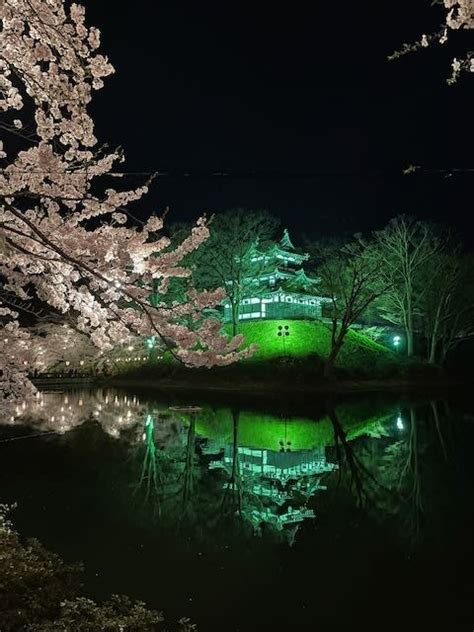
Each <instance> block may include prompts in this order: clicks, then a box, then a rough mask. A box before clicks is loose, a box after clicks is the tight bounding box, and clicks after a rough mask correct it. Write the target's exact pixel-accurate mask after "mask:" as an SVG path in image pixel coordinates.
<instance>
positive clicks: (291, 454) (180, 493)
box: [11, 390, 414, 544]
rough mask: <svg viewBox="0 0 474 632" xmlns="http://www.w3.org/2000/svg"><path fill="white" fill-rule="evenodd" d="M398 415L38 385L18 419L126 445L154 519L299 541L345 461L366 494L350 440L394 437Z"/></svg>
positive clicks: (374, 409) (136, 490)
mask: <svg viewBox="0 0 474 632" xmlns="http://www.w3.org/2000/svg"><path fill="white" fill-rule="evenodd" d="M395 414H398V415H399V413H397V412H396V410H395V409H394V408H393V407H391V406H388V407H387V406H386V405H384V406H378V405H374V404H373V402H372V403H371V404H370V405H367V403H364V402H362V403H361V402H358V403H350V404H341V405H338V406H332V405H328V406H327V410H326V413H325V414H323V415H320V416H319V417H318V418H313V419H312V418H306V417H297V416H292V417H282V416H277V415H271V414H268V413H261V412H252V411H245V410H244V411H242V410H239V409H237V408H235V407H229V408H226V407H211V406H204V407H201V408H198V409H192V408H190V409H186V408H180V407H173V406H169V404H168V403H166V402H153V401H149V400H148V401H146V400H143V401H142V400H140V398H139V397H137V396H136V395H134V396H128V395H126V394H123V393H120V392H117V391H113V390H98V391H95V392H87V391H84V392H69V393H43V394H40V395H39V396H38V397H37V399H36V400H35V401H34V402H33V403H30V404H28V405H27V404H26V403H25V404H24V405H23V406H21V407H19V408H18V409H17V411H16V416H15V418H14V420H12V421H11V424H12V425H19V424H22V423H28V424H32V425H34V427H35V429H37V430H41V431H44V432H52V433H59V434H64V433H67V432H70V431H72V430H73V429H74V428H76V427H79V426H81V424H84V423H85V422H91V421H93V422H95V423H96V424H99V425H100V427H101V429H102V430H103V431H104V432H105V433H106V434H107V435H109V436H110V437H111V438H113V439H116V440H119V441H120V442H121V443H124V444H126V445H127V446H128V448H127V450H128V457H127V460H126V462H127V464H128V467H129V476H130V478H133V479H135V483H134V485H133V489H132V493H131V496H132V502H134V503H135V504H136V505H137V506H140V511H143V510H145V511H148V513H149V518H150V519H152V520H157V521H159V522H161V525H162V526H164V525H166V526H168V527H173V528H174V529H178V530H180V529H185V528H187V529H188V530H189V529H190V528H192V530H193V531H194V534H196V533H204V532H207V533H211V532H212V531H213V530H215V529H216V528H221V527H222V523H225V524H226V526H227V528H230V529H235V528H243V529H244V530H245V531H246V532H247V533H248V534H249V535H251V534H253V535H262V534H263V533H264V532H265V533H272V534H273V535H274V536H275V537H278V533H280V534H281V536H282V537H283V538H284V539H286V540H287V541H288V542H289V543H290V544H293V543H294V541H295V535H296V533H297V531H298V528H299V526H300V524H301V523H302V522H303V521H305V520H308V519H315V518H316V516H317V500H315V499H316V497H317V495H318V494H320V493H321V492H324V491H325V490H327V487H328V484H330V479H331V477H332V478H333V479H334V473H335V472H337V471H338V470H339V469H340V468H341V467H345V466H348V467H349V469H350V472H351V477H352V479H351V481H352V484H354V486H355V490H356V493H357V496H358V499H359V501H362V500H366V498H367V491H366V486H365V482H364V477H365V476H366V475H367V474H369V478H370V479H371V480H372V481H374V480H375V478H374V477H373V476H372V474H370V473H368V470H367V467H366V466H365V465H364V464H363V463H362V461H361V459H360V458H359V457H358V456H356V455H355V454H354V451H353V449H352V447H351V443H352V442H353V441H354V440H355V439H357V438H358V437H364V436H366V437H368V436H370V437H372V438H375V437H378V438H380V437H385V436H387V434H388V433H387V430H386V424H387V423H392V421H393V418H394V415H395ZM411 427H414V425H413V424H411ZM393 450H394V447H393V446H392V451H393ZM341 476H342V473H341V472H339V475H338V476H337V478H336V479H334V481H333V482H334V484H335V485H339V484H340V482H341V480H342V478H341ZM198 525H199V526H198Z"/></svg>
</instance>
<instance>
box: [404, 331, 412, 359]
mask: <svg viewBox="0 0 474 632" xmlns="http://www.w3.org/2000/svg"><path fill="white" fill-rule="evenodd" d="M405 334H406V339H407V356H409V357H410V356H412V355H413V330H412V329H411V327H409V326H408V325H407V326H406V328H405Z"/></svg>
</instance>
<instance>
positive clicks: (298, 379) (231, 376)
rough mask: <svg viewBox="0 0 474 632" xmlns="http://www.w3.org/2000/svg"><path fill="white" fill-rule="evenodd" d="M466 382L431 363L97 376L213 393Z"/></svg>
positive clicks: (441, 387)
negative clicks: (330, 372)
mask: <svg viewBox="0 0 474 632" xmlns="http://www.w3.org/2000/svg"><path fill="white" fill-rule="evenodd" d="M471 382H472V378H471V377H466V378H464V379H462V378H459V377H455V376H450V375H448V374H446V373H445V372H443V371H441V370H440V369H438V368H436V367H426V366H418V367H416V366H414V367H413V370H411V371H409V372H407V373H405V374H402V375H395V376H391V377H385V378H377V377H370V378H369V377H363V376H360V377H358V376H356V375H352V376H338V377H335V378H334V379H325V378H323V376H322V375H321V374H318V373H317V372H311V371H304V370H301V369H299V368H298V367H297V366H294V365H289V366H286V367H282V366H281V365H277V364H274V363H262V364H260V365H259V366H258V367H257V366H255V365H254V366H252V367H249V366H248V365H247V366H238V365H237V366H233V367H225V368H213V369H186V368H183V367H175V368H174V369H172V370H170V368H169V366H168V367H166V368H165V367H163V366H160V365H154V366H153V365H152V366H143V367H140V368H136V369H135V370H131V371H128V372H126V373H121V374H118V375H115V376H112V377H108V378H105V379H102V380H101V381H100V383H101V384H103V385H107V386H117V387H138V388H153V389H160V390H164V391H165V390H168V391H173V390H174V391H182V390H186V391H188V392H192V391H194V392H214V393H222V394H224V393H228V394H242V395H248V396H265V397H266V398H268V396H269V395H271V397H275V398H279V397H286V396H288V395H294V396H298V395H304V394H306V395H307V394H311V393H314V394H320V395H321V394H322V395H324V394H327V395H331V394H344V393H370V392H382V391H385V392H388V391H392V392H426V391H428V392H437V391H442V392H446V391H449V390H451V389H454V388H465V387H466V385H468V384H470V383H471Z"/></svg>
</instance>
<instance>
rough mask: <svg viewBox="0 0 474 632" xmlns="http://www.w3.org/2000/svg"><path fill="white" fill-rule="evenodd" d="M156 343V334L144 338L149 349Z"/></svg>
mask: <svg viewBox="0 0 474 632" xmlns="http://www.w3.org/2000/svg"><path fill="white" fill-rule="evenodd" d="M155 343H156V336H150V337H149V338H147V339H146V345H147V347H148V348H149V349H153V347H154V346H155Z"/></svg>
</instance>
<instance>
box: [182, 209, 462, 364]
mask: <svg viewBox="0 0 474 632" xmlns="http://www.w3.org/2000/svg"><path fill="white" fill-rule="evenodd" d="M278 228H279V221H278V220H277V219H276V218H275V217H273V216H271V215H270V214H269V213H268V212H261V211H258V212H253V211H246V210H242V209H237V210H233V211H228V212H225V213H221V214H218V215H216V216H215V217H214V218H213V220H212V222H211V225H210V230H211V236H210V238H209V239H208V240H207V241H206V242H205V243H204V244H203V245H202V246H201V247H200V248H199V249H198V250H197V251H196V252H194V253H192V254H191V255H189V260H188V261H187V262H186V263H187V265H189V266H190V267H191V269H192V277H191V279H190V280H191V283H192V285H193V286H194V287H196V288H197V289H214V288H217V287H224V288H225V289H226V293H227V299H228V301H229V304H230V307H231V313H232V325H233V332H234V333H238V328H239V310H240V305H241V301H242V300H243V299H244V298H246V297H249V296H255V295H256V294H257V295H258V292H264V291H265V289H267V291H268V288H263V287H261V286H259V284H258V281H257V279H258V277H259V275H260V273H261V272H262V267H261V266H262V263H261V262H259V261H255V256H254V253H255V249H256V248H259V249H262V248H263V249H264V248H265V245H266V244H268V243H270V242H271V240H273V239H275V238H276V235H277V231H278ZM187 230H188V227H187V226H185V225H175V226H174V227H173V228H172V235H173V237H174V238H176V239H179V238H180V236H181V235H182V234H184V233H185V232H186V231H187ZM304 251H306V252H309V254H310V255H311V256H310V259H309V261H308V263H307V265H306V268H307V269H308V270H309V271H310V272H311V273H312V274H313V275H314V276H317V277H318V278H319V279H320V285H319V293H320V295H321V296H324V297H327V298H328V299H330V300H329V301H328V302H327V303H326V305H325V315H326V316H327V318H328V319H329V321H330V327H331V353H330V355H329V357H328V358H327V360H326V374H328V375H329V374H330V373H331V372H332V370H333V367H334V364H335V361H336V358H337V356H338V353H339V351H340V349H341V347H342V345H343V344H344V340H345V337H346V335H347V332H348V331H349V329H350V328H351V327H352V326H354V325H355V324H356V323H360V322H365V321H367V320H368V319H370V320H372V322H377V323H378V324H384V323H385V324H387V325H389V324H390V325H392V326H395V327H397V328H398V329H400V330H401V331H403V332H404V335H403V336H402V337H401V345H400V351H401V352H403V353H405V354H406V355H407V356H413V355H414V354H415V353H417V355H420V356H421V357H424V358H425V359H426V360H427V361H428V362H430V363H433V364H444V363H445V361H446V358H447V356H448V354H449V352H450V351H452V350H453V349H454V348H455V347H456V346H457V345H459V344H460V343H461V342H462V341H465V340H466V339H468V338H470V337H472V336H473V335H474V274H473V266H472V263H473V255H472V254H471V253H470V252H468V251H466V249H465V247H464V245H463V243H462V240H461V239H460V238H459V237H458V236H456V235H455V233H454V232H453V231H451V230H450V229H449V228H447V227H445V226H441V225H438V224H435V223H431V222H426V221H420V220H418V219H416V218H414V217H408V216H405V215H400V216H398V217H395V218H394V219H392V220H391V221H390V222H389V223H388V224H387V226H385V227H384V228H383V229H382V230H378V231H374V232H373V233H371V234H368V235H362V234H356V235H354V236H353V237H351V238H350V239H334V238H333V239H320V240H317V241H314V240H306V241H305V243H304ZM183 289H184V285H183V286H181V287H179V288H177V291H178V292H181V291H183Z"/></svg>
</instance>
